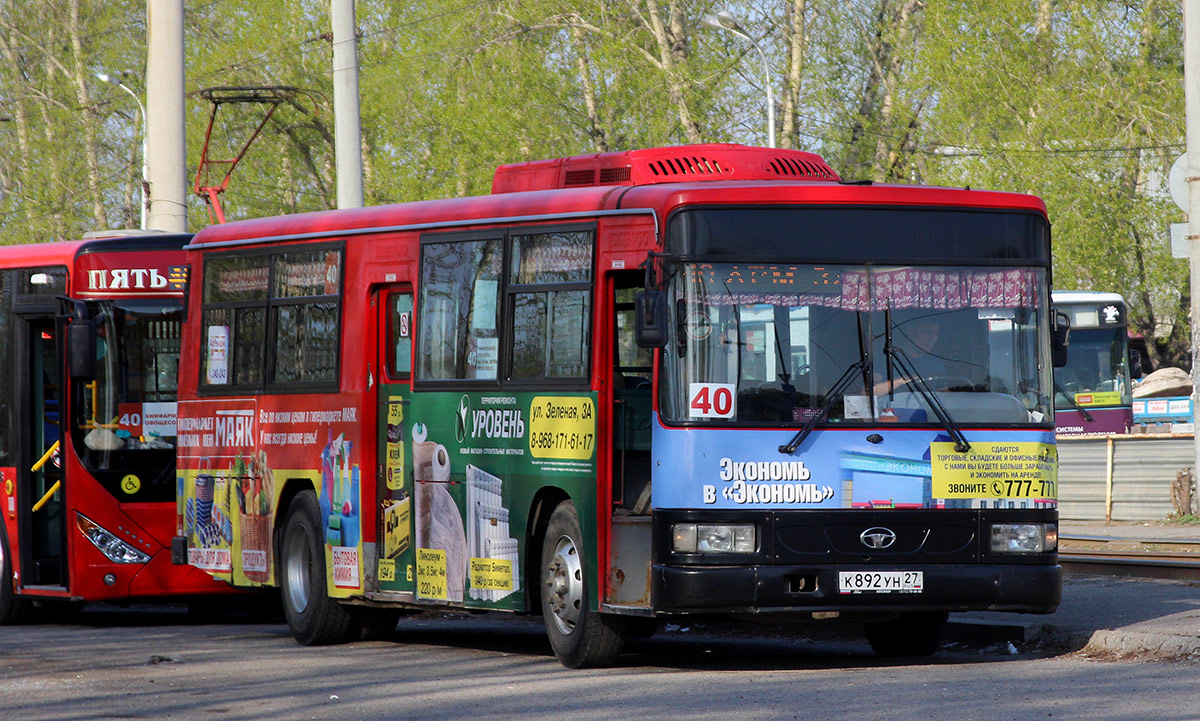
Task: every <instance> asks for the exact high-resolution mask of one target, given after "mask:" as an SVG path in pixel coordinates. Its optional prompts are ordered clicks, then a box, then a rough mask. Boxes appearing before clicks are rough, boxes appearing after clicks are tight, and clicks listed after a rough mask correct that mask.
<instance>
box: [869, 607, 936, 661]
mask: <svg viewBox="0 0 1200 721" xmlns="http://www.w3.org/2000/svg"><path fill="white" fill-rule="evenodd" d="M948 616H949V614H947V613H946V612H945V611H922V612H919V613H902V614H900V617H899V618H894V619H892V620H890V621H882V622H880V623H868V624H866V631H867V641H869V642H870V643H871V648H872V649H873V650H874V651H875V654H876V655H877V656H883V657H886V658H895V657H898V656H930V655H932V654H933V653H935V652H936V651H937V650H938V649H939V648H940V647H941V645H942V630H943V629H944V628H945V627H946V619H947V618H948Z"/></svg>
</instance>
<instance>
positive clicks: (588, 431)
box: [529, 396, 596, 461]
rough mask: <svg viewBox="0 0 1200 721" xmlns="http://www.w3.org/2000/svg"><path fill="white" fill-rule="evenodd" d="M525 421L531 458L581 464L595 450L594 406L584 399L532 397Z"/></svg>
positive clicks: (578, 397)
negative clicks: (527, 423)
mask: <svg viewBox="0 0 1200 721" xmlns="http://www.w3.org/2000/svg"><path fill="white" fill-rule="evenodd" d="M529 418H530V421H529V454H530V455H531V456H533V457H534V458H557V459H567V460H580V461H583V460H587V459H589V458H591V457H592V453H594V452H595V450H596V404H595V403H593V402H592V399H591V398H588V397H587V396H535V397H534V399H533V401H532V402H530V404H529Z"/></svg>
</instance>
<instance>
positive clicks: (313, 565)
mask: <svg viewBox="0 0 1200 721" xmlns="http://www.w3.org/2000/svg"><path fill="white" fill-rule="evenodd" d="M321 530H322V526H321V513H320V505H319V504H318V503H317V494H316V493H315V492H313V491H301V492H300V493H299V494H297V496H296V497H295V498H294V499H293V500H292V504H291V506H290V507H289V508H288V513H287V520H286V521H285V522H284V527H283V542H282V543H281V544H280V547H279V563H278V565H277V566H276V567H277V568H279V569H280V570H281V583H282V585H283V594H282V595H283V613H284V616H286V617H287V623H288V628H290V629H291V631H292V636H294V637H295V638H296V640H297V641H299V642H300V643H301V644H303V645H305V646H325V645H328V644H332V643H343V642H345V641H349V640H350V639H351V638H352V637H353V636H354V634H356V633H357V632H358V631H359V627H358V625H357V624H356V623H355V618H354V614H353V613H352V612H351V611H350V609H348V608H346V607H344V606H342V605H341V604H340V603H338V602H337V601H335V600H334V599H332V598H330V597H329V595H328V594H327V593H326V592H325V543H324V537H323V534H322V532H321Z"/></svg>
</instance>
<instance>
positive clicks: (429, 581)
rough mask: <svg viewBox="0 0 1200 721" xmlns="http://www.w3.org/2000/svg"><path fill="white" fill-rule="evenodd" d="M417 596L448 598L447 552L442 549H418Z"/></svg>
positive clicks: (443, 599)
mask: <svg viewBox="0 0 1200 721" xmlns="http://www.w3.org/2000/svg"><path fill="white" fill-rule="evenodd" d="M417 596H419V597H420V598H436V599H440V600H442V601H445V600H446V597H447V593H446V552H445V551H443V550H442V549H440V548H418V549H417Z"/></svg>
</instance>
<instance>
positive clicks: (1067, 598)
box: [946, 521, 1200, 661]
mask: <svg viewBox="0 0 1200 721" xmlns="http://www.w3.org/2000/svg"><path fill="white" fill-rule="evenodd" d="M1060 534H1061V535H1064V536H1106V537H1115V538H1139V539H1165V538H1174V539H1184V538H1188V539H1190V538H1196V539H1200V527H1198V526H1180V525H1172V524H1109V525H1105V524H1103V523H1088V524H1084V523H1076V522H1071V521H1065V522H1063V523H1062V524H1061V529H1060ZM946 637H947V639H948V640H956V639H957V640H975V641H980V640H983V641H988V640H990V641H997V642H999V641H1012V642H1013V643H1014V644H1017V645H1021V644H1026V645H1034V646H1040V647H1044V648H1049V649H1053V650H1056V651H1076V650H1080V649H1082V650H1084V651H1085V652H1086V653H1088V654H1092V655H1096V656H1103V657H1109V658H1136V659H1145V660H1168V659H1192V660H1198V661H1200V584H1197V583H1190V582H1185V581H1167V580H1158V579H1147V578H1118V577H1112V576H1090V575H1077V574H1069V575H1067V576H1066V577H1065V578H1064V580H1063V598H1062V603H1061V604H1060V605H1059V607H1058V611H1056V612H1055V613H1053V614H1049V615H1031V614H1020V613H954V614H951V615H950V624H949V626H948V627H947V629H946Z"/></svg>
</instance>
